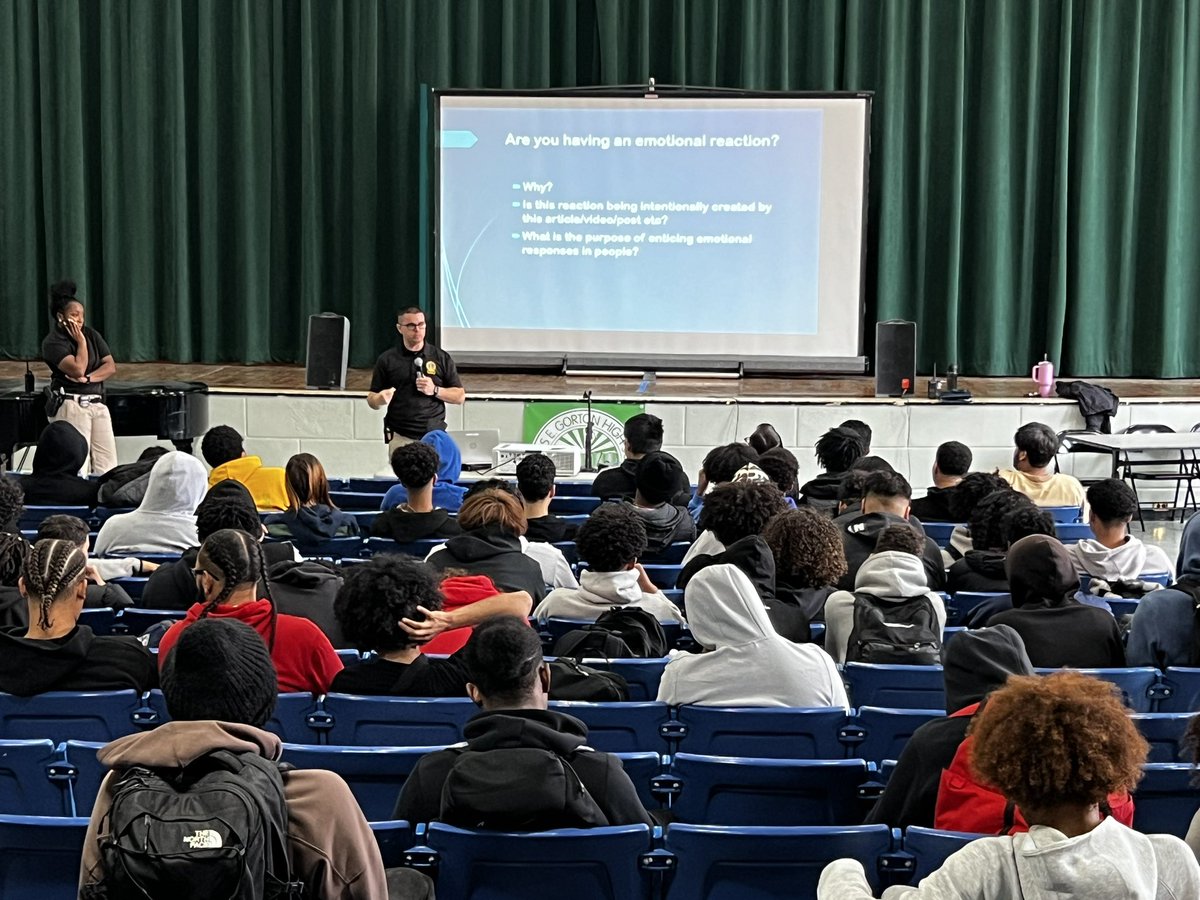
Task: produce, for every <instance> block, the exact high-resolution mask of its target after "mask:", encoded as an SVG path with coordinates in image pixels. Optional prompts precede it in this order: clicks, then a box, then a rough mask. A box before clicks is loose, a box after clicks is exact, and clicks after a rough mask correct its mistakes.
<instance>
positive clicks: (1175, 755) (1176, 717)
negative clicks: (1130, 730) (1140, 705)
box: [1130, 713, 1192, 763]
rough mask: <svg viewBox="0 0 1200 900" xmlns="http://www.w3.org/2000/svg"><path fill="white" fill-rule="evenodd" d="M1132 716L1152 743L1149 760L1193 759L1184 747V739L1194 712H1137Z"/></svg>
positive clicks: (1134, 722)
mask: <svg viewBox="0 0 1200 900" xmlns="http://www.w3.org/2000/svg"><path fill="white" fill-rule="evenodd" d="M1130 718H1131V719H1133V724H1134V725H1136V726H1137V730H1138V731H1139V732H1140V733H1141V735H1142V737H1144V738H1145V739H1146V742H1147V743H1148V744H1149V745H1150V756H1149V758H1148V759H1147V760H1146V761H1147V762H1153V763H1177V762H1190V761H1191V757H1190V756H1189V755H1188V753H1187V751H1185V750H1184V749H1183V746H1182V741H1183V733H1184V731H1185V730H1187V726H1188V722H1190V721H1191V720H1192V713H1135V714H1134V715H1132V716H1130Z"/></svg>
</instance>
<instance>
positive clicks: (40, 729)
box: [0, 690, 162, 744]
mask: <svg viewBox="0 0 1200 900" xmlns="http://www.w3.org/2000/svg"><path fill="white" fill-rule="evenodd" d="M160 721H162V720H161V719H160V718H159V717H158V713H157V712H156V711H155V710H154V709H152V708H151V707H149V706H147V705H146V704H145V703H143V702H142V698H141V696H140V695H139V694H138V692H137V691H132V690H130V691H80V692H76V691H52V692H49V693H45V694H38V695H36V696H33V697H16V696H14V695H12V694H0V734H2V735H4V737H5V738H9V739H12V738H36V739H39V740H40V739H46V738H48V739H50V740H52V741H54V742H55V743H56V744H57V743H60V742H62V741H66V740H70V739H72V738H74V739H76V740H86V741H111V740H113V739H114V738H119V737H121V736H122V735H126V734H132V733H133V732H135V731H139V730H142V729H144V728H149V727H152V726H154V725H157V724H159V722H160Z"/></svg>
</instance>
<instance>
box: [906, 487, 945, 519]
mask: <svg viewBox="0 0 1200 900" xmlns="http://www.w3.org/2000/svg"><path fill="white" fill-rule="evenodd" d="M952 496H954V488H952V487H948V488H940V487H931V488H929V489H928V490H927V491H926V492H925V496H924V497H918V498H917V499H916V500H914V501H913V502H912V514H913V515H914V516H916V517H917V518H918V519H920V520H921V521H922V522H953V521H954V516H952V515H951V514H950V498H951V497H952Z"/></svg>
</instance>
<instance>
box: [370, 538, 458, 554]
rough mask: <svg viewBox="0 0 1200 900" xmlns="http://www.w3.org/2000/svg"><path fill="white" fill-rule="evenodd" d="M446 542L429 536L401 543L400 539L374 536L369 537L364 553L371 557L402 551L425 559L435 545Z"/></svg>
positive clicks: (401, 552)
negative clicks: (424, 538)
mask: <svg viewBox="0 0 1200 900" xmlns="http://www.w3.org/2000/svg"><path fill="white" fill-rule="evenodd" d="M444 543H446V541H445V539H444V538H428V539H426V540H422V541H409V542H407V543H404V544H401V543H400V542H398V541H393V540H392V539H391V538H381V537H373V538H367V541H366V543H365V544H364V545H363V549H362V553H363V555H364V556H367V557H371V556H375V555H377V554H379V553H400V554H403V555H405V556H415V557H416V558H417V559H424V558H425V557H426V556H428V555H429V551H431V550H432V549H433V548H434V547H437V546H440V545H441V544H444Z"/></svg>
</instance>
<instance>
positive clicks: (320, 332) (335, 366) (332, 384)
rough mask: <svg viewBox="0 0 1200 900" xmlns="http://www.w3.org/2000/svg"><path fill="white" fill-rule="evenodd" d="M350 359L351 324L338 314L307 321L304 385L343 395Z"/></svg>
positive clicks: (314, 389)
mask: <svg viewBox="0 0 1200 900" xmlns="http://www.w3.org/2000/svg"><path fill="white" fill-rule="evenodd" d="M349 359H350V320H349V319H347V318H346V317H345V316H339V315H338V314H337V313H321V314H319V315H315V316H309V317H308V352H307V354H306V355H305V362H304V384H305V386H306V387H308V389H309V390H313V391H319V390H324V391H344V390H345V389H346V365H347V362H348V361H349Z"/></svg>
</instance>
